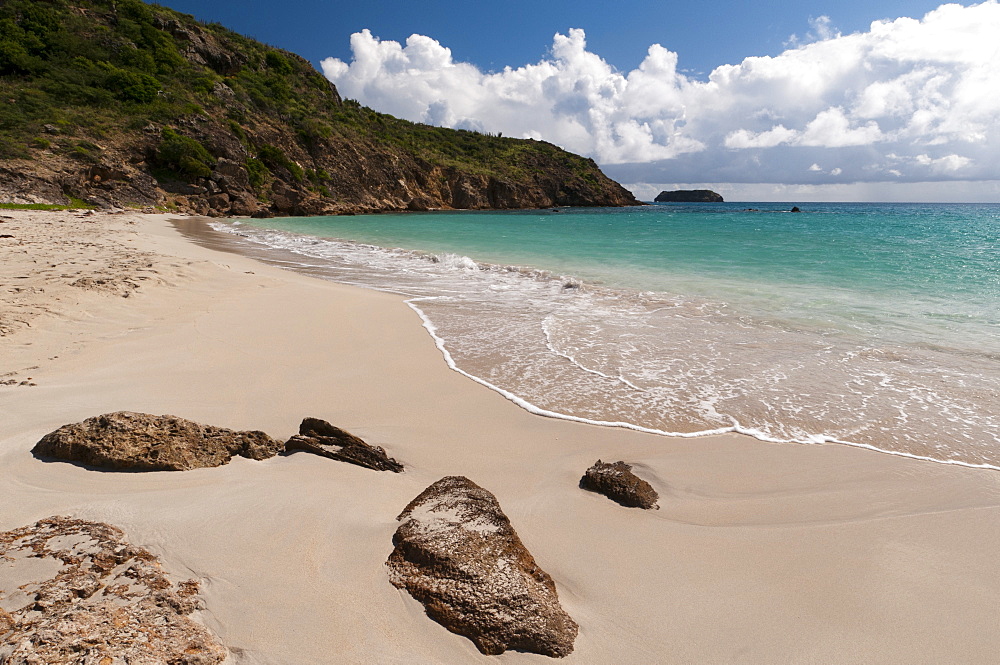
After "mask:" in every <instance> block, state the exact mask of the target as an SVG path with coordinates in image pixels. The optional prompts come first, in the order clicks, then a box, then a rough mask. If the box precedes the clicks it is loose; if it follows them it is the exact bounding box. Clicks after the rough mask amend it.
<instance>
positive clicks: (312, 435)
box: [285, 418, 403, 473]
mask: <svg viewBox="0 0 1000 665" xmlns="http://www.w3.org/2000/svg"><path fill="white" fill-rule="evenodd" d="M285 449H286V450H289V451H292V450H305V451H307V452H310V453H314V454H316V455H322V456H323V457H329V458H330V459H335V460H340V461H341V462H349V463H351V464H357V465H358V466H363V467H365V468H368V469H375V470H376V471H392V472H394V473H399V472H401V471H402V470H403V465H402V464H400V463H399V462H397V461H396V460H394V459H393V458H391V457H389V456H388V455H387V454H386V452H385V449H384V448H382V447H381V446H372V445H369V444H367V443H365V442H364V441H363V440H361V439H359V438H358V437H356V436H354V435H353V434H351V433H350V432H347V431H345V430H342V429H340V428H339V427H334V426H333V425H331V424H330V423H328V422H326V421H325V420H320V419H319V418H304V419H303V420H302V424H300V425H299V433H298V435H296V436H293V437H292V438H291V439H289V440H288V441H287V442H285Z"/></svg>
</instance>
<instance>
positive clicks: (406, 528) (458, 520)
mask: <svg viewBox="0 0 1000 665" xmlns="http://www.w3.org/2000/svg"><path fill="white" fill-rule="evenodd" d="M396 519H397V520H399V521H401V522H402V524H400V526H399V528H398V529H396V534H395V535H394V536H393V538H392V542H393V544H394V545H395V546H396V547H395V549H394V550H393V552H392V554H391V555H389V560H388V561H387V562H386V565H387V566H388V567H389V580H390V581H391V582H392V584H393V585H394V586H396V587H397V588H400V589H406V590H407V591H408V592H409V593H410V595H411V596H413V597H414V598H416V599H417V600H419V601H420V602H421V603H423V604H424V608H425V610H426V612H427V616H429V617H430V618H432V619H434V620H435V621H437V622H438V623H440V624H441V625H443V626H444V627H445V628H447V629H448V630H450V631H451V632H453V633H458V634H459V635H464V636H466V637H468V638H469V639H470V640H472V641H473V643H475V645H476V646H477V647H478V648H479V650H480V651H482V652H483V653H485V654H500V653H503V652H504V651H506V650H507V649H514V650H518V651H528V652H532V653H539V654H543V655H546V656H552V657H562V656H566V655H567V654H569V653H571V652H572V651H573V642H574V640H575V639H576V635H577V631H578V626H577V624H576V622H575V621H573V619H572V618H571V617H570V616H569V615H568V614H566V612H565V611H564V610H563V609H562V606H561V605H560V604H559V597H558V594H557V593H556V586H555V583H554V582H553V581H552V578H551V577H549V575H548V574H547V573H546V572H545V571H544V570H542V569H541V568H539V567H538V564H537V563H535V560H534V559H533V558H532V556H531V554H530V553H529V552H528V550H527V549H526V548H525V547H524V545H523V544H522V543H521V539H520V538H518V537H517V533H516V532H515V531H514V528H513V527H512V526H511V524H510V520H508V519H507V516H506V515H504V513H503V511H502V510H501V509H500V504H499V503H498V502H497V499H496V497H495V496H493V494H491V493H490V492H488V491H486V490H484V489H483V488H482V487H479V486H478V485H476V484H475V483H474V482H472V481H471V480H469V479H468V478H464V477H461V476H448V477H446V478H442V479H441V480H439V481H437V482H436V483H434V484H433V485H431V486H430V487H428V488H427V489H425V490H424V491H423V492H421V493H420V495H419V496H418V497H417V498H415V499H414V500H413V501H411V502H410V504H409V505H408V506H406V508H405V509H404V510H403V512H402V513H401V514H400V515H399V517H397V518H396Z"/></svg>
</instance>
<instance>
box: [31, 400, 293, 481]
mask: <svg viewBox="0 0 1000 665" xmlns="http://www.w3.org/2000/svg"><path fill="white" fill-rule="evenodd" d="M282 447H283V446H282V444H281V443H280V442H279V441H275V440H274V439H272V438H271V437H269V436H268V435H267V434H264V433H263V432H257V431H251V432H236V431H233V430H230V429H224V428H222V427H213V426H211V425H201V424H199V423H196V422H192V421H190V420H185V419H183V418H178V417H176V416H153V415H149V414H146V413H134V412H131V411H117V412H115V413H106V414H104V415H101V416H96V417H94V418H88V419H87V420H84V421H83V422H80V423H74V424H71V425H63V426H62V427H60V428H59V429H57V430H55V431H54V432H50V433H49V434H46V435H45V436H44V437H42V439H41V440H40V441H39V442H38V443H37V444H35V447H34V448H33V449H32V451H31V452H32V453H33V454H34V455H35V456H37V457H41V458H49V459H56V460H62V461H66V462H79V463H81V464H86V465H89V466H93V467H97V468H100V469H111V470H129V471H185V470H188V469H197V468H201V467H215V466H221V465H223V464H227V463H228V462H229V460H231V459H232V458H233V457H234V456H240V457H249V458H250V459H255V460H262V459H267V458H269V457H273V456H275V455H277V454H278V453H279V452H281V450H282Z"/></svg>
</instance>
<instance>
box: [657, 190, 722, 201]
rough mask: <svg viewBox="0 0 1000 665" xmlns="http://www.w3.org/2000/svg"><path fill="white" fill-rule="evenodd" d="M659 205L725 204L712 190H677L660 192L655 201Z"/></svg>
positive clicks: (719, 195)
mask: <svg viewBox="0 0 1000 665" xmlns="http://www.w3.org/2000/svg"><path fill="white" fill-rule="evenodd" d="M653 200H654V201H656V202H658V203H725V201H724V200H723V199H722V195H721V194H717V193H715V192H713V191H712V190H710V189H677V190H674V191H672V192H660V193H659V194H657V195H656V198H655V199H653Z"/></svg>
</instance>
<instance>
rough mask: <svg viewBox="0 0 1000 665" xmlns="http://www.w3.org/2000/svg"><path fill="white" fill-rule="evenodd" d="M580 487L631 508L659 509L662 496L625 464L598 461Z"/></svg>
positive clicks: (582, 480) (584, 477)
mask: <svg viewBox="0 0 1000 665" xmlns="http://www.w3.org/2000/svg"><path fill="white" fill-rule="evenodd" d="M580 487H582V488H583V489H585V490H590V491H591V492H597V493H599V494H603V495H604V496H606V497H608V498H609V499H611V500H612V501H617V502H618V503H620V504H622V505H623V506H628V507H630V508H645V509H646V510H648V509H650V508H659V506H657V505H656V502H657V501H658V500H659V498H660V496H659V495H658V494H657V493H656V490H654V489H653V486H652V485H650V484H649V483H647V482H646V481H645V480H643V479H642V478H639V477H638V476H636V475H635V474H634V473H632V466H631V465H630V464H626V463H625V462H615V463H614V464H606V463H604V462H602V461H601V460H597V462H596V463H595V464H594V466H592V467H590V468H589V469H587V472H586V473H585V474H583V478H581V479H580Z"/></svg>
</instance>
